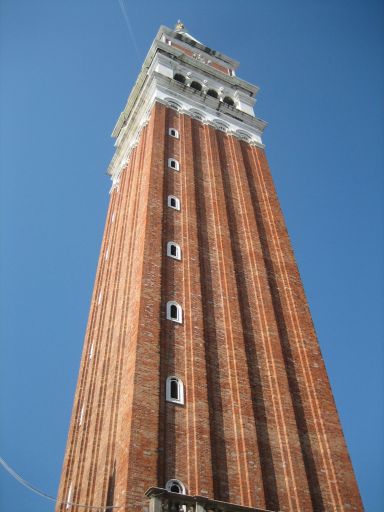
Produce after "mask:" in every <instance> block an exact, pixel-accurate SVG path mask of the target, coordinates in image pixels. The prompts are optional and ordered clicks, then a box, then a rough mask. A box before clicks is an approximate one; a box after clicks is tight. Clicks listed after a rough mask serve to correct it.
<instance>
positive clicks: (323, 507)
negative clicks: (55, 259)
mask: <svg viewBox="0 0 384 512" xmlns="http://www.w3.org/2000/svg"><path fill="white" fill-rule="evenodd" d="M169 127H174V128H177V129H178V130H179V132H180V139H175V138H172V137H170V136H169V135H168V128H169ZM169 157H173V158H176V159H177V160H178V161H179V162H180V171H178V172H177V171H174V170H171V169H168V168H167V160H168V158H169ZM168 194H173V195H176V196H177V197H179V198H180V200H181V211H179V212H178V211H175V210H173V209H170V208H168V207H167V203H166V199H167V196H168ZM171 240H173V241H175V242H177V243H178V244H180V246H181V250H182V260H181V261H177V260H174V259H171V258H169V257H167V256H166V244H167V242H168V241H171ZM107 250H108V258H107V259H106V252H107ZM100 291H102V293H103V296H102V300H101V304H98V299H99V294H100ZM168 300H176V301H178V302H179V303H180V304H181V305H182V307H183V314H184V318H183V324H181V325H179V324H176V323H173V322H171V321H169V320H167V319H166V318H165V305H166V302H167V301H168ZM92 342H93V343H94V353H93V357H92V359H89V350H90V346H91V344H92ZM168 375H177V376H178V377H180V378H181V379H182V380H183V382H184V384H185V405H184V406H182V405H177V404H173V403H168V402H166V401H165V380H166V377H167V376H168ZM84 404H85V405H86V406H87V409H86V413H85V415H84V418H83V423H82V425H79V424H78V423H79V416H80V412H81V407H82V406H83V405H84ZM171 478H178V479H180V480H181V481H182V482H183V483H184V484H185V486H186V488H187V492H188V494H192V495H193V494H199V495H206V496H209V497H212V498H215V499H218V500H222V501H230V502H234V503H237V504H242V505H248V506H255V507H256V506H257V507H260V508H266V509H269V510H276V511H277V510H281V511H288V510H290V511H298V510H302V511H306V512H307V511H312V510H313V511H336V510H337V511H339V510H351V511H352V510H354V511H357V510H359V511H360V510H363V508H362V504H361V500H360V496H359V492H358V489H357V486H356V482H355V478H354V474H353V469H352V466H351V463H350V460H349V457H348V452H347V449H346V446H345V442H344V438H343V434H342V431H341V427H340V424H339V420H338V415H337V411H336V408H335V404H334V401H333V397H332V392H331V390H330V387H329V383H328V379H327V375H326V371H325V367H324V363H323V360H322V357H321V353H320V350H319V346H318V343H317V340H316V335H315V332H314V328H313V325H312V320H311V317H310V313H309V310H308V305H307V302H306V299H305V295H304V291H303V287H302V284H301V281H300V276H299V273H298V270H297V266H296V263H295V260H294V256H293V252H292V249H291V246H290V242H289V238H288V235H287V231H286V228H285V224H284V219H283V216H282V213H281V211H280V207H279V204H278V200H277V197H276V194H275V190H274V186H273V183H272V178H271V175H270V172H269V170H268V164H267V161H266V157H265V154H264V151H263V150H261V149H259V148H256V147H251V146H249V145H248V144H247V143H246V142H242V141H239V140H238V139H236V138H234V137H231V136H227V135H226V134H224V133H222V132H220V131H218V130H215V129H214V128H212V127H210V126H207V125H203V124H202V123H200V122H199V121H196V120H193V119H191V118H190V117H188V116H184V115H181V114H179V113H178V112H176V111H174V110H172V109H168V108H166V107H164V106H162V105H160V104H156V106H155V107H154V109H153V112H152V115H151V118H150V121H149V124H148V126H147V127H145V128H144V129H143V131H142V134H141V137H140V142H139V144H138V146H137V148H136V149H135V150H134V151H133V153H132V155H131V159H130V162H129V164H128V165H127V167H126V169H125V170H124V171H123V173H122V176H121V181H120V184H119V188H118V189H115V190H114V191H113V193H112V194H111V203H110V207H109V211H108V216H107V223H106V229H105V234H104V238H103V243H102V249H101V254H100V261H99V266H98V270H97V275H96V282H95V289H94V294H93V298H92V304H91V312H90V317H89V323H88V327H87V333H86V339H85V345H84V354H83V358H82V363H81V368H80V375H79V383H78V388H77V391H76V396H75V404H74V410H73V418H72V421H71V426H70V433H69V438H68V446H67V452H66V456H65V460H64V467H63V475H62V480H61V485H60V491H59V498H60V499H61V500H65V499H66V497H67V493H68V489H69V485H70V483H71V482H72V484H73V486H74V487H73V489H74V494H73V495H72V500H73V501H76V502H81V503H87V504H91V505H104V506H105V505H112V504H113V505H121V506H125V507H127V509H128V510H130V511H137V512H138V511H141V510H143V508H144V509H145V507H147V500H146V499H145V498H144V492H145V490H146V489H147V488H148V487H151V486H159V487H164V486H165V483H166V481H167V480H169V479H171ZM57 510H65V507H62V508H60V507H58V509H57ZM79 510H80V509H79Z"/></svg>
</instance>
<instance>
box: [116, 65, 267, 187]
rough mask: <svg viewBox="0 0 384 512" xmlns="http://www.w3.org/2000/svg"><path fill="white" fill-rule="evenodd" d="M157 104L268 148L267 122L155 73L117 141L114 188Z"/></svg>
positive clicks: (144, 86)
mask: <svg viewBox="0 0 384 512" xmlns="http://www.w3.org/2000/svg"><path fill="white" fill-rule="evenodd" d="M186 89H188V90H186ZM155 101H158V102H160V103H162V104H164V105H166V106H168V107H172V108H177V110H178V111H179V112H180V113H182V114H185V115H188V116H190V117H193V118H194V119H198V120H199V121H201V122H202V123H204V124H210V125H212V126H214V127H215V128H217V129H220V130H222V131H225V132H226V133H227V134H228V135H232V136H235V137H237V138H240V139H242V140H246V141H247V142H248V143H249V144H253V145H257V146H259V147H264V145H263V143H262V140H261V134H262V132H263V130H264V128H265V126H266V123H265V122H264V121H262V120H260V119H257V118H255V117H253V116H250V115H248V114H245V113H244V112H240V111H239V110H236V109H233V108H231V107H227V106H226V105H224V104H223V103H220V102H219V100H217V99H215V98H211V97H209V96H206V95H204V94H200V93H199V92H193V91H192V90H191V89H190V88H187V87H185V86H183V85H182V84H180V83H179V82H177V81H175V80H173V79H171V78H168V77H166V76H164V75H162V74H160V73H156V72H154V73H152V74H151V75H150V76H149V77H147V80H146V81H145V83H144V84H143V87H142V88H141V91H140V94H138V95H137V97H136V101H135V104H134V107H133V108H132V109H131V111H130V116H129V118H128V119H127V120H126V122H125V124H124V126H123V127H122V129H121V130H120V133H119V137H118V138H117V140H116V144H115V145H116V151H115V154H114V156H113V158H112V161H111V164H110V166H109V168H108V174H110V175H111V177H112V181H113V183H114V185H115V184H117V183H118V181H119V176H120V173H121V171H122V169H123V168H124V166H125V165H126V164H127V163H128V160H129V157H130V154H131V152H132V150H133V148H134V147H136V145H137V143H138V140H139V136H140V133H141V130H142V129H143V127H144V126H145V125H146V124H147V123H148V119H149V116H150V113H151V110H152V107H153V105H154V103H155Z"/></svg>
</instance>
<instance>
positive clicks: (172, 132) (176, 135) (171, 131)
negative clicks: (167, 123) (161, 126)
mask: <svg viewBox="0 0 384 512" xmlns="http://www.w3.org/2000/svg"><path fill="white" fill-rule="evenodd" d="M168 134H169V135H170V136H171V137H174V138H175V139H179V138H180V136H179V132H178V131H177V130H176V128H170V129H169V131H168Z"/></svg>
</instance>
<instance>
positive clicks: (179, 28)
mask: <svg viewBox="0 0 384 512" xmlns="http://www.w3.org/2000/svg"><path fill="white" fill-rule="evenodd" d="M184 29H185V26H184V23H183V22H182V21H181V20H177V23H176V25H175V31H176V32H181V31H182V30H184Z"/></svg>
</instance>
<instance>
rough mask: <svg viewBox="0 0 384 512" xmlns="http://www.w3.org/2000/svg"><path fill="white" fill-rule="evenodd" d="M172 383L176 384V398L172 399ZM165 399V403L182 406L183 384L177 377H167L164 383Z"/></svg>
mask: <svg viewBox="0 0 384 512" xmlns="http://www.w3.org/2000/svg"><path fill="white" fill-rule="evenodd" d="M172 382H176V383H177V398H174V397H172V393H171V389H172V388H171V386H172ZM165 399H166V401H167V402H172V403H174V404H180V405H184V384H183V381H182V380H181V379H179V377H175V376H174V375H170V376H169V377H167V380H166V382H165Z"/></svg>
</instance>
